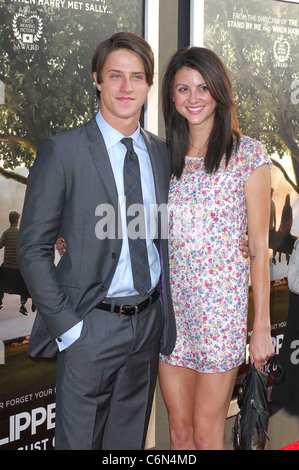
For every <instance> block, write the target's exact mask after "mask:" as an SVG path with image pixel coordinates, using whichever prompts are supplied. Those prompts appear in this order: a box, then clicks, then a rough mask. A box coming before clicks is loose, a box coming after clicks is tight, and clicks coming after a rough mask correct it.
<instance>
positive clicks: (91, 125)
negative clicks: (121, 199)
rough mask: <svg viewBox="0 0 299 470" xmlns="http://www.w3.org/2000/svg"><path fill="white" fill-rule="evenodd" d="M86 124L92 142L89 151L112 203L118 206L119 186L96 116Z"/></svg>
mask: <svg viewBox="0 0 299 470" xmlns="http://www.w3.org/2000/svg"><path fill="white" fill-rule="evenodd" d="M86 126H87V127H86V130H87V134H88V136H87V138H88V140H89V142H90V145H89V151H90V154H91V157H92V159H93V162H94V165H95V167H96V170H97V172H98V174H99V176H100V178H101V180H102V183H103V186H104V187H105V189H106V191H107V193H108V195H109V197H110V198H111V202H112V205H113V206H114V207H117V205H118V194H117V188H116V183H115V179H114V175H113V171H112V167H111V163H110V159H109V155H108V152H107V149H106V145H105V142H104V139H103V136H102V134H101V132H100V130H99V128H98V125H97V123H96V120H95V118H93V119H91V120H90V121H89V122H88V123H87V125H86Z"/></svg>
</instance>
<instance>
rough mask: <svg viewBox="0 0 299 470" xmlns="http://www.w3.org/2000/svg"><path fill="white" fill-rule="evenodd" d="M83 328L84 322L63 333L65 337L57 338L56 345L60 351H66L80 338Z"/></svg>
mask: <svg viewBox="0 0 299 470" xmlns="http://www.w3.org/2000/svg"><path fill="white" fill-rule="evenodd" d="M82 327H83V320H81V321H80V322H79V323H77V324H76V325H75V326H73V327H72V328H70V329H69V330H68V331H66V332H65V333H63V335H60V336H59V338H56V343H57V346H58V349H59V351H63V350H64V349H66V348H68V347H69V346H71V344H73V343H74V342H75V341H76V340H77V339H78V338H79V337H80V335H81V331H82Z"/></svg>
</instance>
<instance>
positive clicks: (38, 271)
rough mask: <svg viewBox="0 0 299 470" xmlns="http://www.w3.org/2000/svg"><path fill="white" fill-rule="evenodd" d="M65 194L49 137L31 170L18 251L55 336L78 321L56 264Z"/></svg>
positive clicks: (58, 161)
mask: <svg viewBox="0 0 299 470" xmlns="http://www.w3.org/2000/svg"><path fill="white" fill-rule="evenodd" d="M65 196H66V182H65V173H64V167H63V163H62V160H61V157H60V153H59V149H58V145H57V144H56V142H55V141H54V140H51V139H48V140H45V141H44V142H43V143H42V144H41V146H40V148H39V150H38V154H37V157H36V160H35V162H34V165H33V167H32V168H31V170H30V173H29V177H28V183H27V190H26V195H25V201H24V208H23V213H22V219H21V225H20V231H19V237H18V250H17V253H18V263H19V266H20V269H21V272H22V275H23V277H24V280H25V282H26V284H27V287H28V290H29V292H30V294H31V297H32V299H33V301H34V304H35V305H36V308H37V310H38V312H39V313H40V314H41V316H42V318H43V320H44V322H45V324H46V326H47V329H48V331H49V333H50V335H51V337H52V338H53V339H55V338H57V337H58V336H60V335H61V334H63V333H64V332H65V331H67V330H69V329H70V328H72V327H73V326H74V325H75V324H76V323H78V321H79V318H78V316H77V314H76V312H75V311H74V309H73V308H72V305H71V303H70V301H69V299H68V297H67V296H66V295H65V294H64V292H63V290H62V288H61V286H60V282H59V279H58V276H57V271H56V268H55V266H54V263H53V247H54V245H55V242H56V238H57V235H58V234H59V229H60V222H61V217H62V214H63V210H64V201H65Z"/></svg>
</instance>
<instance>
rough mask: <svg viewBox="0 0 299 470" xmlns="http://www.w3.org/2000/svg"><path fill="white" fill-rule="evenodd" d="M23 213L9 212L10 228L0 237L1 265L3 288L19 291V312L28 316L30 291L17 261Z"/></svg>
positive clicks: (14, 291) (0, 303)
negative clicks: (2, 255) (20, 223)
mask: <svg viewBox="0 0 299 470" xmlns="http://www.w3.org/2000/svg"><path fill="white" fill-rule="evenodd" d="M20 217H21V214H20V213H19V212H18V211H16V210H12V211H10V212H9V214H8V219H9V228H8V229H7V230H4V232H3V233H2V235H1V238H0V249H1V248H3V247H4V259H3V264H2V266H1V289H3V290H4V291H5V292H8V293H12V294H15V293H18V294H20V297H21V306H20V310H19V312H20V313H21V314H22V315H25V316H27V315H28V311H27V308H26V302H27V300H28V297H29V292H28V291H27V288H26V286H25V283H24V281H23V278H22V275H21V273H20V270H19V266H18V261H17V241H18V235H19V228H18V225H19V220H20ZM3 298H4V292H0V309H1V308H2V307H3V303H2V301H3Z"/></svg>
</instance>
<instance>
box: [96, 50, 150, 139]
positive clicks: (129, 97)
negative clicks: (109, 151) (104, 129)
mask: <svg viewBox="0 0 299 470" xmlns="http://www.w3.org/2000/svg"><path fill="white" fill-rule="evenodd" d="M94 79H95V82H96V86H97V88H98V89H99V90H100V92H101V111H102V116H103V118H104V119H105V120H106V121H107V122H108V123H109V124H110V125H111V126H113V127H114V128H115V129H117V130H119V131H120V132H122V130H123V126H125V127H132V128H133V131H132V132H134V130H135V129H136V127H137V123H138V121H139V117H140V112H141V108H142V106H143V104H144V102H145V100H146V97H147V94H148V92H149V90H150V86H149V85H148V84H147V81H146V74H145V70H144V65H143V62H142V60H141V59H140V58H139V56H138V55H137V54H135V53H134V52H131V51H129V50H127V49H119V50H117V51H114V52H111V53H110V54H109V56H108V57H107V60H106V62H105V65H104V67H103V70H102V82H101V83H98V82H97V79H96V73H94Z"/></svg>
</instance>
